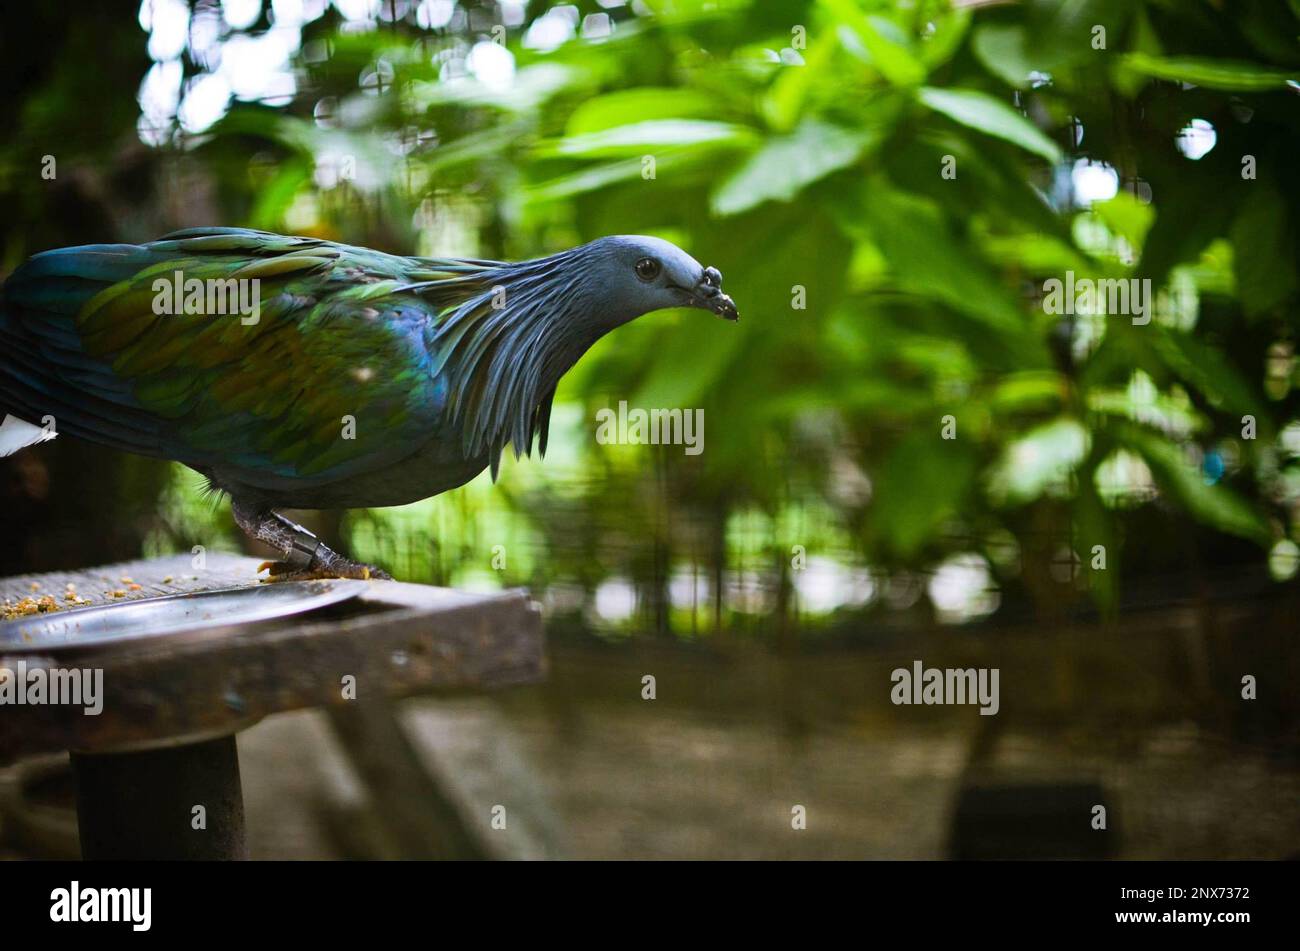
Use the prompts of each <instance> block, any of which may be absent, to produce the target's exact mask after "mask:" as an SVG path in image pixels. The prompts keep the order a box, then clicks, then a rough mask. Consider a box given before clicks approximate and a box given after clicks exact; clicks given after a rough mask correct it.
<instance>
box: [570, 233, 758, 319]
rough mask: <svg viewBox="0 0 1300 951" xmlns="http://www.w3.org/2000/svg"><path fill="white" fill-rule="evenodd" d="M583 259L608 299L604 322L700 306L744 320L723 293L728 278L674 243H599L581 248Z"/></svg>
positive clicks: (637, 238) (632, 238)
mask: <svg viewBox="0 0 1300 951" xmlns="http://www.w3.org/2000/svg"><path fill="white" fill-rule="evenodd" d="M573 253H576V254H577V255H578V258H577V260H578V261H580V262H581V267H582V269H583V270H584V271H585V273H586V275H587V279H588V280H589V281H590V282H591V284H592V287H593V288H594V289H596V290H597V291H598V292H599V294H600V296H601V297H602V298H603V301H602V303H603V305H604V306H603V307H599V308H598V309H599V310H603V311H604V312H603V313H602V314H599V315H598V317H599V319H602V320H611V321H612V322H613V324H614V325H615V326H616V325H617V324H621V323H626V322H627V321H629V320H632V319H634V318H636V317H639V316H641V315H642V314H648V313H650V312H651V311H656V310H664V309H666V308H669V307H699V308H702V309H704V310H708V311H711V312H713V313H715V314H717V315H718V316H719V317H722V318H725V319H726V320H739V319H740V315H739V313H738V312H737V310H736V304H735V302H734V301H733V300H732V299H731V298H730V297H729V296H727V295H726V294H724V293H723V292H722V274H721V273H720V272H719V271H718V269H717V268H715V267H705V266H704V265H702V264H700V262H699V261H697V260H695V258H693V257H691V256H690V255H689V254H687V253H686V252H685V251H683V250H682V249H681V248H679V247H677V245H675V244H673V243H672V242H671V241H665V240H663V239H662V238H652V237H648V236H646V235H638V234H620V235H612V236H610V237H607V238H598V239H597V240H595V241H592V242H591V243H590V244H586V245H583V246H582V247H581V248H575V249H574V252H573Z"/></svg>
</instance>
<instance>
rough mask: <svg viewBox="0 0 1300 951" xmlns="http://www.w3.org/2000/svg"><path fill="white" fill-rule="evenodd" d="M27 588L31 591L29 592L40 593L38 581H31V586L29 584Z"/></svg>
mask: <svg viewBox="0 0 1300 951" xmlns="http://www.w3.org/2000/svg"><path fill="white" fill-rule="evenodd" d="M27 587H28V589H29V590H31V591H40V590H41V583H40V582H39V581H33V582H32V583H31V584H29V585H28V586H27Z"/></svg>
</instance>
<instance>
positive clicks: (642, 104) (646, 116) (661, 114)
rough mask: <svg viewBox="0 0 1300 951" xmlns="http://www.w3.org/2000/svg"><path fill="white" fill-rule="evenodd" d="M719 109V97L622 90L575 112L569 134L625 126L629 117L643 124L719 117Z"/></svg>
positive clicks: (653, 89) (663, 90)
mask: <svg viewBox="0 0 1300 951" xmlns="http://www.w3.org/2000/svg"><path fill="white" fill-rule="evenodd" d="M717 109H718V100H717V97H716V96H707V95H705V94H704V93H702V92H698V91H696V90H693V89H669V88H661V87H652V86H643V87H640V88H637V89H620V90H618V91H617V92H611V93H606V94H605V95H603V96H597V97H595V98H594V99H588V100H587V101H586V102H584V103H583V104H582V105H580V106H578V108H576V109H574V110H573V114H572V115H571V116H569V121H568V124H567V125H566V126H565V133H566V134H567V135H568V136H570V137H574V136H580V135H587V134H590V133H593V132H602V131H604V130H606V129H612V128H615V127H617V126H625V125H626V124H627V120H628V117H629V116H636V117H637V118H638V119H640V120H641V121H650V120H663V119H699V118H703V117H706V116H710V115H713V114H715V113H716V112H717Z"/></svg>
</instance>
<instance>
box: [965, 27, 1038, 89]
mask: <svg viewBox="0 0 1300 951" xmlns="http://www.w3.org/2000/svg"><path fill="white" fill-rule="evenodd" d="M971 47H972V48H973V49H974V50H975V55H976V56H977V57H979V60H980V62H981V63H983V64H984V66H985V68H986V69H988V71H989V72H991V73H993V75H995V76H997V77H998V78H1000V79H1002V80H1004V81H1005V82H1006V83H1007V84H1008V85H1011V86H1017V87H1019V88H1021V89H1024V88H1025V87H1027V86H1028V85H1029V74H1030V72H1032V71H1033V70H1034V68H1035V67H1034V65H1033V54H1032V53H1031V52H1030V50H1029V48H1028V42H1027V40H1026V38H1025V28H1024V27H1023V26H1019V25H1017V24H1012V23H985V24H983V25H981V26H980V27H978V28H977V29H976V30H975V33H974V36H973V37H972V39H971Z"/></svg>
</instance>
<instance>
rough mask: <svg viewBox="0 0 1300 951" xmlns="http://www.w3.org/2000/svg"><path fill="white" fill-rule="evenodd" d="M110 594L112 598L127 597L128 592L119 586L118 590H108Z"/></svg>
mask: <svg viewBox="0 0 1300 951" xmlns="http://www.w3.org/2000/svg"><path fill="white" fill-rule="evenodd" d="M108 596H109V597H110V598H125V597H126V592H125V591H123V590H122V589H121V588H118V589H116V590H114V591H110V592H108Z"/></svg>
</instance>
